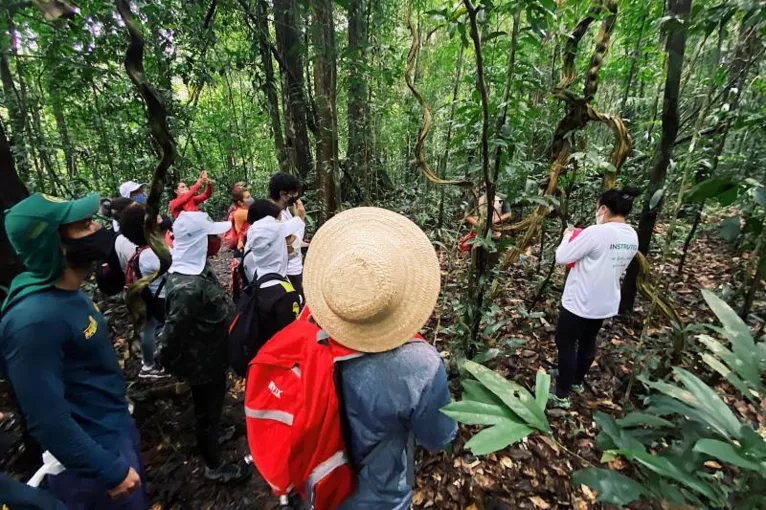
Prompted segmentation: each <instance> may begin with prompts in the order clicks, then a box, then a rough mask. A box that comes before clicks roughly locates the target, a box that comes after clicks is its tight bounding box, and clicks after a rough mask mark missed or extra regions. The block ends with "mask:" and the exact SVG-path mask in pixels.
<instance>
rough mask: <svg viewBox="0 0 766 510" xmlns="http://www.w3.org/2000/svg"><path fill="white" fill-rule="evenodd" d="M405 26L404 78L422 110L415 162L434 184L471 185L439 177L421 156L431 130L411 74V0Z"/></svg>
mask: <svg viewBox="0 0 766 510" xmlns="http://www.w3.org/2000/svg"><path fill="white" fill-rule="evenodd" d="M407 26H408V27H409V29H410V35H411V36H412V45H411V46H410V51H409V53H408V54H407V68H406V70H405V72H404V79H405V81H406V82H407V87H408V88H409V89H410V91H411V92H412V95H414V96H415V99H417V101H418V104H419V105H420V109H421V110H422V112H423V123H422V125H421V126H420V130H419V131H418V136H417V140H416V142H415V162H416V164H417V165H418V168H420V171H421V172H423V175H424V176H425V177H426V179H428V180H429V181H431V182H432V183H434V184H453V185H456V186H465V187H473V183H472V182H471V181H468V180H445V179H441V178H440V177H439V176H438V175H436V173H435V172H434V171H433V170H431V169H430V168H429V166H428V163H427V162H426V159H425V157H424V156H423V145H424V143H425V139H426V137H427V136H428V132H429V131H430V130H431V109H430V108H429V107H428V103H426V100H425V98H423V95H422V94H421V93H420V91H419V90H418V89H417V87H415V81H414V79H413V74H414V72H415V59H416V57H417V54H418V50H419V48H420V36H419V35H418V31H417V29H416V28H415V24H414V23H413V22H412V1H410V2H409V3H408V4H407Z"/></svg>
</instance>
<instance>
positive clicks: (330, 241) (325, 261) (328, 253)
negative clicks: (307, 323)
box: [304, 207, 457, 510]
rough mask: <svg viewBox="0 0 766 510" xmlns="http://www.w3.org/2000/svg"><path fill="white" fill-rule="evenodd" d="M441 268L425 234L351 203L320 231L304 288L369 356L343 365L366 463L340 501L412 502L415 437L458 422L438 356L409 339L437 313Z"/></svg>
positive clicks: (344, 338) (325, 324) (445, 431)
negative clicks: (449, 412) (450, 413)
mask: <svg viewBox="0 0 766 510" xmlns="http://www.w3.org/2000/svg"><path fill="white" fill-rule="evenodd" d="M440 280H441V269H440V266H439V261H438V259H437V257H436V252H435V251H434V248H433V246H432V245H431V242H430V240H429V239H428V237H427V236H426V235H425V234H424V233H423V232H422V231H421V230H420V228H418V227H417V225H415V224H414V223H413V222H411V221H410V220H408V219H407V218H405V217H404V216H402V215H400V214H397V213H394V212H392V211H388V210H385V209H378V208H372V207H363V208H357V209H350V210H347V211H345V212H342V213H340V214H338V215H336V216H335V217H333V218H332V219H331V220H329V221H328V222H327V223H325V224H324V225H323V226H322V228H320V229H319V231H318V232H317V233H316V235H315V236H314V238H313V240H312V242H311V250H310V251H309V252H308V255H307V256H306V262H305V268H304V284H305V285H304V288H305V292H306V304H307V306H308V307H309V308H310V309H311V314H312V319H313V320H314V321H315V322H316V323H317V325H318V326H319V327H320V328H322V330H324V331H325V332H326V333H327V334H328V335H329V336H330V337H331V338H333V339H334V340H335V341H336V342H338V343H339V344H341V345H343V346H345V347H347V348H350V349H354V350H356V351H360V352H363V353H366V355H365V356H362V357H359V358H356V359H352V360H348V361H344V362H343V364H342V365H341V366H342V371H341V381H342V383H341V384H342V395H343V402H344V408H343V409H344V412H345V416H346V417H347V418H348V424H349V429H350V434H349V435H350V444H348V445H347V448H348V450H349V452H350V454H351V457H352V460H353V462H354V464H355V465H356V466H359V467H360V468H361V469H360V471H359V474H358V479H357V482H358V483H357V489H356V491H355V493H354V494H353V495H352V496H351V497H350V498H349V499H348V500H346V501H345V502H344V503H343V505H342V506H341V508H343V509H352V508H380V509H383V508H385V509H402V510H404V509H407V508H410V505H411V500H412V483H413V481H414V450H413V442H417V443H418V444H420V445H422V446H424V447H425V448H428V449H432V450H435V449H440V448H443V447H444V446H446V445H447V444H449V443H450V442H451V441H452V440H453V438H454V437H455V434H456V432H457V425H456V423H455V422H454V421H453V420H452V419H451V418H449V417H447V416H446V415H444V414H442V413H441V412H440V411H439V410H440V409H441V408H442V407H444V406H445V405H447V404H448V403H449V402H450V394H449V389H448V386H447V373H446V371H445V369H444V365H443V363H442V360H441V357H440V356H439V353H438V352H437V351H436V349H434V348H433V347H432V346H431V345H430V344H428V343H427V342H424V341H412V340H413V338H414V337H415V336H416V335H417V334H418V332H419V330H420V329H421V328H422V327H423V326H424V325H425V323H426V321H427V320H428V318H429V317H430V316H431V313H432V312H433V309H434V307H435V305H436V300H437V298H438V296H439V290H440V285H441V282H440Z"/></svg>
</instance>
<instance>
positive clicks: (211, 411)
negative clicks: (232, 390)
mask: <svg viewBox="0 0 766 510" xmlns="http://www.w3.org/2000/svg"><path fill="white" fill-rule="evenodd" d="M191 391H192V398H193V399H194V420H195V424H194V426H195V432H196V434H197V448H198V449H199V451H200V454H201V455H202V459H203V460H204V461H205V465H206V466H207V467H209V468H216V467H218V466H219V465H220V464H221V448H220V446H219V445H218V433H219V431H220V428H221V414H222V413H223V400H224V397H225V396H226V374H225V373H221V374H220V375H216V376H215V377H214V378H213V380H212V381H210V382H209V383H206V384H199V385H194V386H192V387H191Z"/></svg>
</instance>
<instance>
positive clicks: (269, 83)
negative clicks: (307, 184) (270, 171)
mask: <svg viewBox="0 0 766 510" xmlns="http://www.w3.org/2000/svg"><path fill="white" fill-rule="evenodd" d="M268 9H269V4H268V2H267V1H266V0H256V15H255V20H256V27H255V29H256V30H257V32H258V53H260V56H261V64H262V66H263V74H264V80H263V91H264V93H265V94H266V104H267V105H268V109H269V118H270V119H271V132H272V134H273V136H274V149H275V150H276V152H277V161H279V170H280V171H281V172H287V171H288V170H289V168H290V167H289V162H288V158H287V151H286V150H285V140H284V138H283V137H282V122H281V120H280V118H279V98H278V96H277V82H276V80H275V79H274V65H273V63H272V59H271V50H270V48H271V37H270V36H269V19H268Z"/></svg>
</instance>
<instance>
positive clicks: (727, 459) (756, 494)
mask: <svg viewBox="0 0 766 510" xmlns="http://www.w3.org/2000/svg"><path fill="white" fill-rule="evenodd" d="M703 295H704V297H705V300H706V301H707V302H708V304H709V305H710V307H711V309H712V310H713V312H714V313H715V314H716V316H717V317H718V319H719V320H720V322H721V324H722V327H718V326H708V328H709V329H711V330H712V331H715V332H717V333H719V334H720V335H721V336H722V337H723V339H725V340H723V339H722V340H718V339H715V338H713V337H712V336H709V335H705V334H702V335H699V336H698V338H699V340H700V342H702V343H703V344H704V346H705V347H706V348H707V350H708V352H705V353H703V354H702V355H701V357H702V359H703V360H704V361H705V363H706V364H707V365H709V366H710V367H711V368H712V369H714V370H715V371H716V372H718V373H719V374H720V375H721V376H723V377H724V378H726V380H727V381H728V382H729V383H731V385H732V386H733V387H734V388H736V389H737V390H739V391H740V392H742V395H743V396H744V397H745V398H747V399H748V400H750V401H751V402H753V403H755V404H756V408H757V409H762V407H760V404H761V403H762V402H763V396H764V391H763V390H764V387H763V382H762V376H763V373H764V371H765V370H764V369H765V368H766V363H765V362H764V358H765V356H764V353H766V351H765V350H764V343H763V342H760V343H757V342H756V341H755V339H754V338H753V336H752V334H751V332H750V329H749V328H748V327H747V325H746V324H745V323H744V322H742V320H741V319H740V318H739V317H738V316H737V314H736V313H735V312H734V310H732V309H731V308H730V307H729V306H728V305H727V304H726V303H725V302H724V301H723V300H721V299H720V298H718V297H717V296H715V295H714V294H713V293H711V292H707V291H703ZM727 341H728V345H727ZM672 379H673V380H672V382H666V381H651V380H648V379H647V378H640V380H641V381H642V382H643V383H644V385H645V386H646V387H647V389H648V390H649V395H648V396H647V397H646V399H645V400H644V407H643V408H642V409H640V410H637V411H634V412H631V413H629V414H628V415H627V416H625V417H623V418H621V419H618V420H615V419H614V418H612V417H610V416H608V415H606V414H604V413H600V412H598V413H596V414H595V415H594V420H595V422H596V424H597V425H598V427H599V429H601V432H600V433H599V435H598V437H597V439H596V441H597V446H598V447H599V448H600V449H601V450H602V451H603V452H604V454H603V457H602V461H603V462H609V461H611V460H612V459H614V458H616V457H618V456H621V457H623V458H624V459H626V460H628V461H629V462H630V463H631V464H632V465H633V468H634V469H633V470H632V471H631V477H628V476H626V475H624V474H622V473H619V472H617V471H613V470H609V469H598V468H591V469H585V470H580V471H577V472H575V473H574V475H573V477H572V480H573V482H574V483H575V484H576V485H581V484H583V485H587V486H588V487H590V488H591V489H593V490H595V491H597V493H598V496H597V500H598V501H601V502H605V503H612V504H615V505H620V506H622V505H627V504H629V503H631V502H633V501H636V500H637V499H640V498H646V499H650V500H654V501H658V502H662V503H663V504H664V505H667V503H670V504H675V505H693V506H695V507H697V508H709V507H714V508H737V509H750V508H753V509H755V508H766V441H764V439H763V437H761V436H760V435H759V434H758V432H757V431H756V430H755V429H754V428H753V427H752V426H751V425H750V424H748V423H743V422H742V421H740V419H738V418H737V416H736V415H735V414H734V412H733V411H732V410H731V409H730V408H729V406H727V405H726V403H725V402H724V401H723V400H722V398H721V397H720V396H719V395H718V394H717V393H716V391H715V390H714V389H713V388H711V387H710V386H708V385H707V384H705V383H704V382H703V381H702V380H701V379H700V378H698V377H697V376H695V375H694V374H692V373H690V372H689V371H687V370H684V369H683V368H679V367H675V368H673V376H672Z"/></svg>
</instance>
